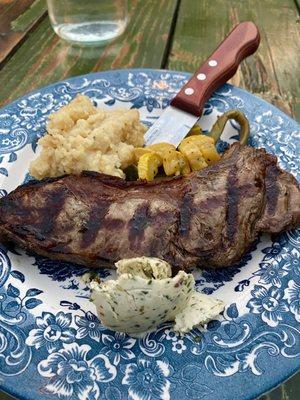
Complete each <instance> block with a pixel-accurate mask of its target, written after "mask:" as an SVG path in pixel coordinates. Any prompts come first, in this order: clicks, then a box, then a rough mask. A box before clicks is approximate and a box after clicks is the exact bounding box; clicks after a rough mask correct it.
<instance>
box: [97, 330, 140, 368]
mask: <svg viewBox="0 0 300 400" xmlns="http://www.w3.org/2000/svg"><path fill="white" fill-rule="evenodd" d="M102 342H103V344H104V347H103V348H102V353H104V354H106V355H107V356H108V357H109V358H110V359H112V360H113V364H115V365H118V364H119V363H120V361H121V359H123V360H131V359H133V358H135V354H134V352H133V351H132V350H131V349H132V348H133V346H134V345H135V343H136V339H133V338H131V337H129V336H127V335H126V334H125V333H123V332H116V333H115V334H114V336H112V335H107V334H103V335H102Z"/></svg>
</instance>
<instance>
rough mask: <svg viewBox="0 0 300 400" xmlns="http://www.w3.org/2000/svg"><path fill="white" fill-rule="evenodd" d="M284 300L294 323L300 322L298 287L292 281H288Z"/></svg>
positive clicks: (299, 291)
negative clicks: (292, 315)
mask: <svg viewBox="0 0 300 400" xmlns="http://www.w3.org/2000/svg"><path fill="white" fill-rule="evenodd" d="M284 298H285V299H287V301H288V303H289V305H290V310H291V312H292V313H293V314H294V315H295V318H296V321H298V322H300V285H299V284H298V283H296V282H295V281H294V280H293V279H292V280H290V281H289V283H288V287H287V288H286V289H285V291H284Z"/></svg>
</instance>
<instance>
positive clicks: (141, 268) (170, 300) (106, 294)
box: [91, 257, 224, 337]
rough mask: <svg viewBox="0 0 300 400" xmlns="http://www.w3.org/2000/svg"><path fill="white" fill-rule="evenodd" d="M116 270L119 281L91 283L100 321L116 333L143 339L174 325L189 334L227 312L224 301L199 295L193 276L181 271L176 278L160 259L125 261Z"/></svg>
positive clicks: (166, 264) (176, 328) (118, 263)
mask: <svg viewBox="0 0 300 400" xmlns="http://www.w3.org/2000/svg"><path fill="white" fill-rule="evenodd" d="M116 267H117V274H118V278H117V279H116V280H108V281H106V282H103V283H99V282H96V281H92V282H91V288H92V296H91V299H92V301H93V302H94V303H95V305H96V307H97V311H98V315H99V318H100V319H101V322H102V324H103V325H104V326H106V327H107V328H109V329H112V330H114V331H119V332H126V333H128V334H130V335H131V336H136V337H142V336H144V335H145V334H146V333H148V332H151V331H153V330H155V329H156V328H157V326H158V325H160V324H161V323H163V322H167V321H174V322H175V325H174V330H175V331H178V332H180V333H185V332H188V331H190V330H191V329H192V328H193V327H194V326H196V325H199V324H205V323H207V322H208V321H210V320H211V319H213V318H215V317H216V316H217V315H218V314H219V313H220V312H221V311H222V310H223V308H224V304H223V302H222V301H221V300H217V299H215V298H213V297H211V296H207V295H204V294H201V293H197V292H196V290H195V280H194V277H193V275H192V274H187V273H186V272H184V271H179V272H178V274H177V275H176V276H174V277H172V271H171V266H170V265H169V264H168V263H166V262H165V261H162V260H160V259H158V258H149V257H139V258H132V259H125V260H121V261H118V262H117V263H116Z"/></svg>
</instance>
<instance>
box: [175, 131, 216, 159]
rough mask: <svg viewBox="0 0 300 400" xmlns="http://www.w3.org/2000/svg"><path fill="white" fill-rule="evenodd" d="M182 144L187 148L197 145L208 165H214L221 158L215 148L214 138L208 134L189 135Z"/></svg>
mask: <svg viewBox="0 0 300 400" xmlns="http://www.w3.org/2000/svg"><path fill="white" fill-rule="evenodd" d="M180 146H181V147H182V148H185V149H186V148H188V146H191V147H193V146H197V147H198V149H199V151H200V152H201V154H202V156H203V158H204V160H205V162H206V163H207V165H213V164H215V163H216V162H217V161H219V160H220V158H221V157H220V155H219V153H218V152H217V150H216V148H215V145H214V139H213V138H211V137H209V136H206V135H197V136H190V137H187V138H185V139H183V141H182V142H181V144H180ZM179 148H180V147H179ZM193 148H194V147H193ZM180 150H181V149H180ZM185 151H186V150H185Z"/></svg>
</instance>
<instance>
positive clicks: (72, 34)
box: [47, 0, 127, 45]
mask: <svg viewBox="0 0 300 400" xmlns="http://www.w3.org/2000/svg"><path fill="white" fill-rule="evenodd" d="M47 4H48V11H49V17H50V21H51V24H52V26H53V29H54V31H55V32H56V33H57V34H58V35H59V36H60V37H61V38H63V39H65V40H68V41H71V42H75V43H81V44H87V45H93V44H101V43H105V42H107V41H109V40H112V39H113V38H115V37H117V36H119V35H120V34H121V33H123V31H124V29H125V27H126V24H127V0H84V1H83V0H47Z"/></svg>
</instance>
